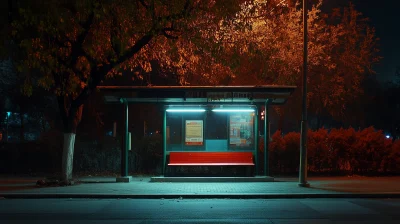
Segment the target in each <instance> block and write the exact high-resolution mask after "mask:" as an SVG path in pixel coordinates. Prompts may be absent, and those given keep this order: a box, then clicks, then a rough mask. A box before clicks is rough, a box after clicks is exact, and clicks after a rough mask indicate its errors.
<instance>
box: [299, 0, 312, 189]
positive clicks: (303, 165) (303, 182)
mask: <svg viewBox="0 0 400 224" xmlns="http://www.w3.org/2000/svg"><path fill="white" fill-rule="evenodd" d="M307 1H308V0H303V47H304V49H303V105H302V119H301V136H300V168H299V186H300V187H309V186H310V184H309V183H307V56H308V55H307V50H308V49H307V42H308V39H307V34H308V31H307V14H308V13H307V11H308V7H307V5H308V4H307Z"/></svg>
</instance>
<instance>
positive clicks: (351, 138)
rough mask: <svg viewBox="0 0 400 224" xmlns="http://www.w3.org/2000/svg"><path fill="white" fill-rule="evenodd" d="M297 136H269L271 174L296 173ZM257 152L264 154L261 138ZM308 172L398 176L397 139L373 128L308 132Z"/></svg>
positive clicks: (291, 134)
mask: <svg viewBox="0 0 400 224" xmlns="http://www.w3.org/2000/svg"><path fill="white" fill-rule="evenodd" d="M299 150H300V133H297V132H291V133H287V134H286V135H284V136H283V135H282V133H281V132H280V131H277V132H275V133H274V134H273V135H272V141H271V142H270V143H269V162H270V165H269V168H270V172H271V173H272V174H287V173H296V172H298V167H299V157H300V152H299ZM259 151H260V152H261V153H263V151H264V142H263V140H262V139H261V142H260V145H259ZM307 158H308V170H309V172H311V173H321V174H327V173H330V174H360V175H376V174H400V140H396V141H394V142H393V141H392V139H387V138H386V137H385V136H384V134H383V133H382V131H376V130H374V128H373V127H369V128H365V129H363V130H355V129H353V128H349V129H343V128H341V129H331V130H329V131H328V130H327V129H319V130H316V131H311V130H309V131H308V133H307Z"/></svg>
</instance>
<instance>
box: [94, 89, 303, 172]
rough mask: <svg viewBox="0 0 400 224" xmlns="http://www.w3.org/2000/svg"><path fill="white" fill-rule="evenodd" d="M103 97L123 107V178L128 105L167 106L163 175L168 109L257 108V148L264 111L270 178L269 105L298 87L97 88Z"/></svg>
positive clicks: (164, 159) (265, 159) (126, 152)
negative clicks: (195, 106) (203, 107)
mask: <svg viewBox="0 0 400 224" xmlns="http://www.w3.org/2000/svg"><path fill="white" fill-rule="evenodd" d="M98 89H99V90H100V91H101V92H102V93H103V95H104V99H105V102H106V103H109V104H124V105H125V107H124V108H125V109H124V118H125V125H124V135H123V143H124V144H123V147H122V152H121V177H127V176H128V149H129V140H128V138H129V137H128V136H129V134H128V105H129V104H135V103H136V104H140V103H155V104H162V105H164V106H165V107H164V118H163V131H162V133H163V175H164V174H165V167H166V153H167V150H166V149H167V135H166V123H167V115H166V114H167V112H166V110H167V109H168V108H169V107H174V106H175V107H176V106H194V105H199V106H209V105H221V106H222V105H227V106H228V105H230V106H232V105H233V106H235V105H236V106H238V105H241V106H255V107H256V110H255V116H254V117H255V119H254V128H255V130H254V133H255V134H254V147H255V149H257V146H258V142H259V141H258V126H259V125H258V122H259V116H258V108H259V107H260V106H261V107H262V106H264V107H265V118H264V142H265V143H267V144H264V152H266V153H264V164H263V165H264V169H263V170H264V175H265V176H268V175H269V169H268V164H267V163H268V142H269V139H268V136H269V130H268V128H269V127H268V125H267V124H269V116H268V115H269V113H268V106H269V105H283V104H284V103H286V101H287V99H288V97H289V96H291V95H292V93H293V92H294V90H295V89H296V86H278V85H262V86H98ZM257 154H258V152H257V150H255V155H254V158H255V161H256V162H255V165H256V169H255V170H256V175H257V174H258V173H257V170H258V162H257V161H258V160H257V158H258V155H257Z"/></svg>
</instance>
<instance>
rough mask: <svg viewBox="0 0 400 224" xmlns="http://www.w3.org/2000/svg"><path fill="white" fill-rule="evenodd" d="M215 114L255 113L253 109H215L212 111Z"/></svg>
mask: <svg viewBox="0 0 400 224" xmlns="http://www.w3.org/2000/svg"><path fill="white" fill-rule="evenodd" d="M212 111H213V112H254V109H251V108H242V109H241V108H236V109H235V108H215V109H212Z"/></svg>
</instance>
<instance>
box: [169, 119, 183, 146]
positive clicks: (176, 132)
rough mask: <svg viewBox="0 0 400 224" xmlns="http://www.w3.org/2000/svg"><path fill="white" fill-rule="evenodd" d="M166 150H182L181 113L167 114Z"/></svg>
mask: <svg viewBox="0 0 400 224" xmlns="http://www.w3.org/2000/svg"><path fill="white" fill-rule="evenodd" d="M167 131H168V135H169V136H167V137H169V138H167V151H180V150H182V115H180V114H173V115H171V114H167Z"/></svg>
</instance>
